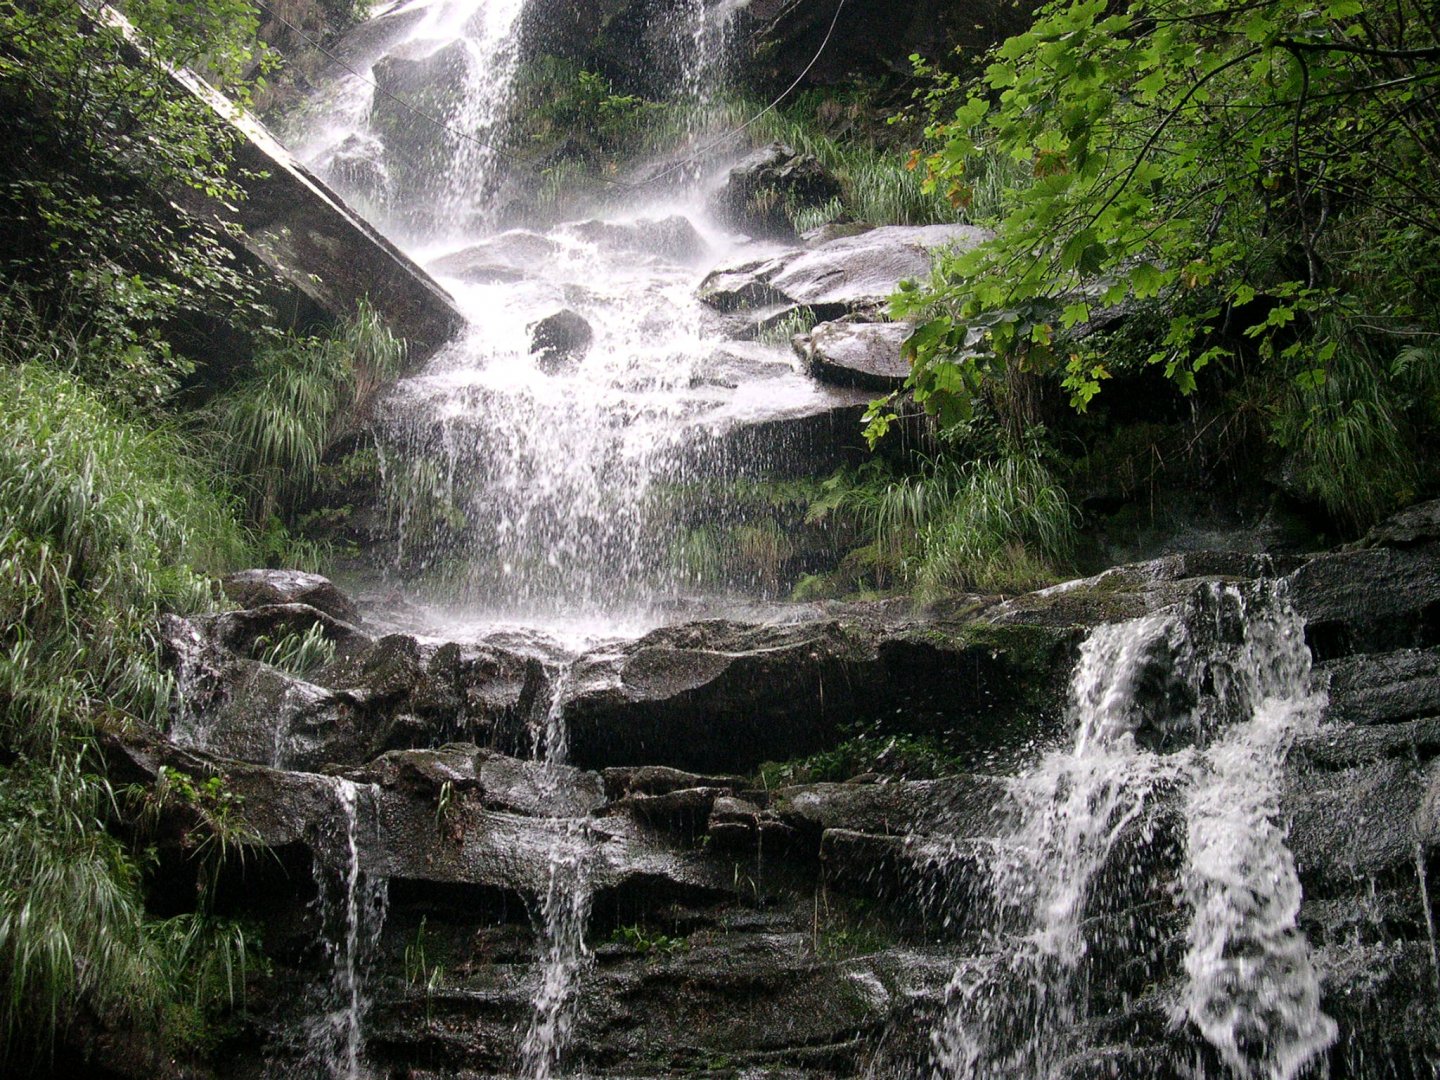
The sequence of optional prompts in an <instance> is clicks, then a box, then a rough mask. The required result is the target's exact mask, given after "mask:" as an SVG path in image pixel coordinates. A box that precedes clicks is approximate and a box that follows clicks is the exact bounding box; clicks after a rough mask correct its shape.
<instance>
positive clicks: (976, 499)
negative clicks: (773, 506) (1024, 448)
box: [809, 452, 1077, 596]
mask: <svg viewBox="0 0 1440 1080" xmlns="http://www.w3.org/2000/svg"><path fill="white" fill-rule="evenodd" d="M831 517H840V518H848V519H849V520H851V521H853V522H854V523H855V524H856V525H857V526H858V528H859V529H860V531H861V532H862V534H863V535H866V536H868V537H869V544H868V545H866V546H865V547H864V548H861V549H858V550H857V551H856V552H854V553H852V565H853V566H855V567H856V568H857V569H861V570H863V572H864V573H866V574H867V575H869V577H870V578H871V580H872V581H873V582H874V584H876V585H878V586H880V587H884V586H886V585H887V584H904V585H910V586H914V587H916V588H918V590H919V592H920V594H921V595H922V596H938V595H942V594H944V593H947V592H953V591H956V590H960V589H982V590H995V591H1019V590H1023V589H1027V588H1033V587H1035V586H1037V585H1041V584H1045V583H1048V582H1050V581H1053V580H1054V579H1055V578H1056V576H1057V575H1058V574H1059V572H1060V571H1061V570H1063V569H1064V568H1065V566H1066V565H1067V563H1068V560H1069V559H1070V558H1071V556H1072V553H1073V550H1074V544H1075V529H1076V524H1077V521H1076V519H1077V515H1076V513H1075V510H1074V508H1073V507H1072V506H1071V505H1070V502H1069V499H1068V498H1067V496H1066V495H1065V492H1064V490H1063V489H1062V488H1061V487H1060V485H1059V484H1058V483H1057V482H1056V481H1055V479H1054V477H1053V476H1052V475H1051V473H1050V471H1049V470H1048V469H1047V468H1046V467H1045V465H1044V464H1043V463H1042V461H1041V460H1040V458H1039V456H1038V455H1037V454H1036V453H1033V452H1012V453H1008V454H1001V455H999V456H998V457H997V458H995V459H993V460H986V459H977V460H974V461H966V462H959V461H956V460H955V459H953V458H950V457H945V458H940V459H937V460H933V461H928V462H926V463H925V464H924V467H923V469H922V471H920V472H918V473H914V474H909V475H896V474H895V473H894V472H893V471H892V469H891V467H890V466H888V465H887V464H885V463H884V462H883V461H881V460H879V459H876V460H874V461H872V462H869V463H867V464H866V465H865V466H862V467H861V468H860V469H858V470H849V469H843V470H841V471H840V472H838V473H836V474H835V475H834V476H832V477H831V478H830V479H829V480H827V481H826V482H825V485H824V493H823V494H822V496H821V497H820V498H819V499H817V500H816V501H815V502H814V503H812V504H811V507H810V512H809V519H810V520H811V521H819V520H824V519H827V518H831Z"/></svg>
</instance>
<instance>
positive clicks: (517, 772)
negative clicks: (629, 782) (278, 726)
mask: <svg viewBox="0 0 1440 1080" xmlns="http://www.w3.org/2000/svg"><path fill="white" fill-rule="evenodd" d="M344 775H345V776H346V777H348V778H349V779H351V780H354V781H355V782H357V783H369V784H379V785H380V786H381V787H383V788H387V789H396V790H401V791H404V792H406V793H409V794H412V795H416V796H421V797H427V798H433V799H438V798H440V796H441V794H442V792H443V791H444V790H445V789H446V787H447V785H448V788H449V790H450V791H451V792H452V793H473V794H474V796H475V798H476V799H477V800H478V801H479V803H480V804H481V805H482V806H484V808H485V809H487V810H496V811H502V812H505V813H510V814H522V815H524V816H527V817H585V816H587V815H589V814H592V813H594V812H595V811H596V810H598V809H599V808H600V807H601V806H603V805H604V803H605V793H604V791H603V787H602V784H601V781H600V778H599V776H597V775H596V774H595V773H588V772H584V771H582V770H580V769H573V768H570V767H568V766H565V765H555V764H545V763H542V762H538V761H522V760H520V759H518V758H512V757H507V756H506V755H504V754H500V753H497V752H495V751H492V750H484V749H481V748H480V747H478V746H476V745H474V744H473V743H451V744H448V745H446V746H442V747H439V748H438V749H434V750H392V751H390V752H388V753H385V754H382V755H380V757H378V758H376V759H375V760H374V761H372V762H370V763H369V764H368V765H366V766H364V767H362V768H359V769H349V770H346V771H345V773H344Z"/></svg>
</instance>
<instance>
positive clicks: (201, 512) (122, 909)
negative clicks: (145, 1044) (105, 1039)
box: [0, 363, 247, 1068]
mask: <svg viewBox="0 0 1440 1080" xmlns="http://www.w3.org/2000/svg"><path fill="white" fill-rule="evenodd" d="M0 396H3V399H4V400H5V401H6V402H7V409H6V410H5V411H4V413H3V414H0V505H3V506H4V508H5V521H4V529H3V532H0V613H3V616H4V617H3V626H0V646H3V648H0V749H3V752H4V753H3V757H0V760H3V761H4V762H5V764H3V765H0V1032H3V1033H4V1035H5V1057H6V1058H7V1061H8V1064H10V1065H11V1066H12V1067H17V1068H18V1067H22V1066H23V1065H24V1064H25V1063H26V1061H27V1060H29V1059H27V1058H26V1055H27V1054H36V1053H39V1054H42V1055H43V1053H44V1051H45V1050H46V1048H47V1047H48V1046H49V1045H50V1042H51V1040H53V1038H54V1037H55V1035H56V1034H57V1033H58V1032H59V1031H60V1030H62V1029H63V1028H64V1027H65V1026H66V1025H67V1024H68V1023H69V1022H70V1020H71V1019H72V1018H73V1017H74V1016H75V1015H76V1014H77V1010H78V1009H79V1008H80V1007H81V1006H82V1005H83V1006H84V1007H85V1008H86V1009H87V1010H89V1011H90V1012H91V1013H93V1014H95V1015H97V1016H99V1017H102V1018H105V1020H106V1021H107V1022H108V1021H111V1020H116V1019H118V1020H121V1021H125V1022H128V1023H132V1024H146V1025H157V1030H158V1025H159V1024H160V1022H161V1021H160V1015H161V1012H162V1011H163V1006H164V1005H165V1004H166V1003H167V1002H169V1001H170V1000H171V999H172V998H173V997H174V995H175V994H176V993H177V992H178V991H177V986H178V983H177V981H176V980H177V976H176V975H175V973H176V972H178V971H182V970H183V971H188V970H190V968H191V966H192V965H191V964H190V962H189V961H187V960H186V959H185V958H184V957H177V956H176V955H174V952H173V949H172V945H173V940H172V938H173V935H170V934H168V933H163V932H161V930H160V928H159V927H158V926H157V925H156V924H154V923H153V922H152V921H151V920H149V919H148V918H147V917H146V915H145V912H144V902H143V891H142V888H141V873H140V868H139V865H138V863H137V862H136V861H135V858H134V857H133V856H132V855H131V854H130V853H129V852H128V851H127V850H126V849H125V847H124V846H123V845H122V844H121V843H120V842H119V841H118V840H117V839H116V838H115V837H114V836H113V835H112V834H111V833H110V832H109V831H108V829H107V825H108V824H109V823H110V822H111V821H113V820H114V818H115V816H116V814H117V803H116V800H115V797H114V794H113V792H112V791H111V789H110V787H109V785H108V783H107V782H106V781H105V779H104V778H103V775H102V773H103V767H102V763H101V762H100V761H99V759H98V755H97V751H96V748H95V743H94V741H93V734H94V732H95V730H96V729H97V728H115V727H124V726H126V725H131V724H137V723H148V724H155V725H158V724H160V723H162V722H163V721H164V718H165V716H166V714H167V711H168V708H169V704H170V700H171V693H172V689H173V688H172V685H171V681H170V679H169V677H168V676H167V675H166V674H165V673H164V672H163V671H162V670H161V667H160V664H159V659H158V653H157V648H156V643H155V641H154V638H153V629H152V628H153V625H154V621H155V617H156V615H157V613H158V612H159V611H160V610H163V609H169V610H188V609H195V608H200V607H204V606H206V605H208V604H209V603H210V599H211V590H210V587H209V585H208V580H207V578H206V577H205V576H204V575H205V574H208V573H213V572H218V571H220V570H223V569H226V568H227V567H229V566H231V565H233V564H234V563H236V562H238V561H241V560H242V559H243V557H244V555H245V554H246V550H247V549H246V544H247V536H246V532H245V530H244V529H243V527H242V525H241V524H240V521H239V518H238V509H239V507H238V505H237V503H236V502H235V500H233V499H231V498H229V497H228V496H226V495H225V494H224V491H223V487H221V488H218V489H217V485H216V484H215V483H214V478H213V476H211V475H209V473H208V471H207V469H206V468H205V465H204V462H203V459H201V458H200V457H199V456H198V455H196V454H195V453H194V451H193V448H192V447H190V446H188V445H187V444H186V443H185V442H184V440H183V439H182V437H181V436H180V435H179V434H177V433H176V432H174V431H170V430H165V429H158V430H157V429H152V428H149V427H147V426H145V425H143V424H140V423H137V422H134V421H127V420H125V419H124V418H122V417H119V416H117V415H116V414H115V413H113V412H112V411H111V410H110V409H109V408H107V407H106V406H105V405H104V404H103V403H102V402H101V401H100V400H99V398H98V397H97V396H96V394H95V393H94V391H92V390H90V389H89V388H88V387H86V386H85V385H84V384H83V383H81V382H80V381H79V380H78V379H76V378H75V377H74V376H72V375H69V374H66V373H64V372H61V371H55V370H52V369H50V368H48V367H46V366H43V365H41V364H39V363H25V364H19V365H16V366H10V367H0ZM208 933H209V931H208V930H205V931H204V932H202V931H201V930H199V929H197V930H196V932H195V935H192V936H191V940H190V942H189V943H188V944H187V946H186V948H187V949H188V950H189V953H190V954H191V955H192V956H193V955H198V953H197V950H201V951H203V949H204V946H203V942H204V941H208V940H209V938H208V936H207V935H208ZM196 935H198V936H196ZM207 955H208V954H207Z"/></svg>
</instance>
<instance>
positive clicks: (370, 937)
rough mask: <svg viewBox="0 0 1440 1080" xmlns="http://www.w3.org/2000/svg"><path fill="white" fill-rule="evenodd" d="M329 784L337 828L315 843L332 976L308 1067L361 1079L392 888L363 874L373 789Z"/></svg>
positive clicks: (318, 904)
mask: <svg viewBox="0 0 1440 1080" xmlns="http://www.w3.org/2000/svg"><path fill="white" fill-rule="evenodd" d="M326 779H327V780H328V781H329V783H330V784H331V785H332V786H333V788H334V792H335V802H336V807H337V810H338V811H339V813H338V821H337V822H336V827H335V828H334V829H333V830H332V831H330V832H329V833H327V834H326V835H324V836H322V837H321V838H320V839H319V841H318V842H317V843H316V845H315V880H316V883H317V886H318V892H317V895H316V898H315V904H314V910H315V914H316V918H317V919H318V921H319V923H320V925H321V934H322V940H323V943H324V950H325V957H326V960H327V963H328V966H329V971H328V974H327V976H326V977H325V979H324V981H323V982H322V984H321V986H320V987H319V988H318V990H317V995H316V1006H315V1012H314V1015H312V1016H311V1017H310V1019H309V1020H308V1021H307V1022H306V1024H305V1054H304V1057H303V1059H302V1062H301V1065H302V1068H303V1070H304V1074H305V1075H307V1076H315V1077H325V1078H331V1080H358V1078H359V1077H361V1076H363V1075H364V1073H363V1071H362V1067H361V1055H362V1052H363V1050H364V1046H365V1039H364V1029H363V1025H364V1021H365V1013H366V1011H367V1010H368V1008H369V1004H370V1002H369V997H368V995H367V993H366V989H365V980H366V976H367V974H368V971H369V968H370V965H371V963H372V961H373V960H374V957H375V950H376V947H377V946H378V944H379V941H380V932H381V930H382V929H383V927H384V924H385V909H386V904H387V895H388V889H387V883H386V881H385V879H384V878H376V877H372V876H371V875H369V874H366V873H365V872H364V871H362V870H361V869H360V849H359V843H358V830H359V817H360V815H359V809H358V808H359V806H360V805H361V803H362V801H364V802H368V803H369V804H370V806H371V808H372V809H371V813H372V815H373V806H374V802H373V800H374V789H373V787H370V786H368V785H367V786H365V787H363V788H362V787H360V786H357V785H356V784H354V783H352V782H351V781H349V780H342V779H339V778H336V777H327V778H326ZM362 792H364V793H365V799H363V800H362V798H361V793H362Z"/></svg>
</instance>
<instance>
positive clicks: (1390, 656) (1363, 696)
mask: <svg viewBox="0 0 1440 1080" xmlns="http://www.w3.org/2000/svg"><path fill="white" fill-rule="evenodd" d="M1321 670H1322V671H1323V672H1324V674H1325V675H1326V676H1328V678H1329V690H1330V702H1329V706H1328V708H1327V710H1326V716H1327V717H1329V718H1330V719H1331V720H1335V721H1349V722H1350V723H1353V724H1393V723H1396V722H1397V721H1402V720H1413V719H1415V718H1417V717H1422V716H1440V648H1430V649H1398V650H1396V651H1394V652H1386V653H1368V654H1364V655H1359V656H1347V657H1345V658H1343V659H1340V660H1334V661H1331V662H1330V663H1328V664H1325V665H1323V667H1322V668H1321Z"/></svg>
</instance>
